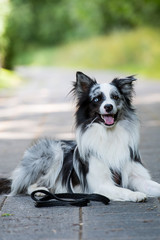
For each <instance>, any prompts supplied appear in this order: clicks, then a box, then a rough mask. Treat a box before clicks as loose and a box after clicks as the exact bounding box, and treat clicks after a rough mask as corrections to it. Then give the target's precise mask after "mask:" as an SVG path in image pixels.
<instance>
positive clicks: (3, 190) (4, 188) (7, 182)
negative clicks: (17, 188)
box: [0, 178, 12, 194]
mask: <svg viewBox="0 0 160 240" xmlns="http://www.w3.org/2000/svg"><path fill="white" fill-rule="evenodd" d="M11 183H12V180H11V179H9V178H0V194H8V193H10V191H11Z"/></svg>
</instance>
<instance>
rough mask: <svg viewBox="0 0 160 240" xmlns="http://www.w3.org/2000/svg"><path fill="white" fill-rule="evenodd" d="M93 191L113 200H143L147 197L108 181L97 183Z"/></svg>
mask: <svg viewBox="0 0 160 240" xmlns="http://www.w3.org/2000/svg"><path fill="white" fill-rule="evenodd" d="M92 187H93V186H92ZM93 192H94V193H98V194H101V195H104V196H106V197H108V198H109V199H111V200H113V201H132V202H143V201H145V200H146V198H147V197H146V194H144V193H141V192H133V191H131V190H129V189H125V188H121V187H117V186H115V185H114V184H112V183H109V182H106V183H104V184H103V185H99V187H98V188H96V189H94V187H93Z"/></svg>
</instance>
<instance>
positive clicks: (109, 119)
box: [100, 113, 118, 126]
mask: <svg viewBox="0 0 160 240" xmlns="http://www.w3.org/2000/svg"><path fill="white" fill-rule="evenodd" d="M117 115H118V113H116V114H101V115H100V116H101V119H102V120H103V123H104V124H105V125H106V126H112V125H114V124H115V122H116V120H117Z"/></svg>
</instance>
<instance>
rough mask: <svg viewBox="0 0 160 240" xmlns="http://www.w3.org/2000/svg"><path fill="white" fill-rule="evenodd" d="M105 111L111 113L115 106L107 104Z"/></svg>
mask: <svg viewBox="0 0 160 240" xmlns="http://www.w3.org/2000/svg"><path fill="white" fill-rule="evenodd" d="M104 109H105V110H106V112H111V111H112V109H113V106H112V104H106V105H105V106H104Z"/></svg>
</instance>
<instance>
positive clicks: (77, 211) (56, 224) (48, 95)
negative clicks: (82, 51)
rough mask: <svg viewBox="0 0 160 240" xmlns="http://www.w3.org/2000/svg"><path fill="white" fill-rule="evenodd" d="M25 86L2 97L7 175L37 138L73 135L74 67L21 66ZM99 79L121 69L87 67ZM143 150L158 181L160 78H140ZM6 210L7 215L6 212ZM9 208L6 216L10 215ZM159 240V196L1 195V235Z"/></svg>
mask: <svg viewBox="0 0 160 240" xmlns="http://www.w3.org/2000/svg"><path fill="white" fill-rule="evenodd" d="M17 71H18V72H19V74H21V75H22V76H23V77H25V79H26V82H25V84H24V86H22V87H21V88H20V89H18V90H16V91H15V92H13V93H12V94H10V95H11V96H10V97H7V96H6V94H5V95H3V96H1V97H0V149H1V151H0V175H1V176H9V175H10V174H11V172H12V171H13V169H14V168H15V167H16V166H17V164H18V163H19V161H20V160H21V158H22V155H23V152H24V150H25V149H26V148H27V147H28V146H29V145H30V144H31V142H32V141H33V140H35V139H36V138H39V137H42V136H48V137H53V138H62V139H72V138H74V127H73V126H74V120H73V109H74V104H72V98H71V96H67V94H68V92H69V91H70V89H71V82H72V81H73V80H74V79H75V71H74V70H72V71H71V70H66V69H58V68H35V67H34V68H31V67H30V68H23V67H21V68H19V69H18V70H17ZM85 72H86V74H88V75H90V76H93V77H95V78H96V79H97V80H98V81H102V82H104V81H106V80H108V81H110V80H112V79H113V78H114V77H116V76H118V74H117V73H112V72H105V71H85ZM136 93H137V94H136V99H135V104H136V105H137V108H138V113H139V116H140V120H141V146H140V148H141V155H142V159H143V162H144V164H145V165H146V166H147V168H148V169H149V170H150V172H151V174H152V176H153V179H154V180H156V181H159V182H160V83H158V82H146V81H143V80H140V81H138V82H137V83H136ZM3 214H4V215H3ZM7 214H8V216H6V215H7ZM13 239H14V240H25V239H26V240H28V239H31V240H36V239H39V240H51V239H64V240H65V239H67V240H71V239H73V240H75V239H78V240H94V239H95V240H97V239H99V240H103V239H104V240H105V239H107V240H110V239H112V240H116V239H121V240H130V239H133V240H144V239H145V240H159V239H160V201H159V199H157V198H150V199H148V201H147V202H146V203H131V202H111V203H110V204H109V205H108V206H104V205H102V204H100V203H92V205H91V206H89V207H84V208H78V207H51V208H40V209H39V208H35V207H34V203H33V201H32V200H31V199H30V197H29V196H17V197H6V196H0V240H13Z"/></svg>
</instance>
